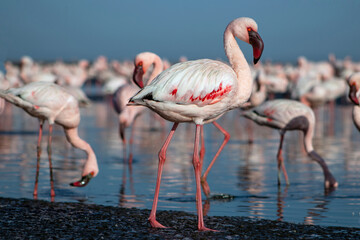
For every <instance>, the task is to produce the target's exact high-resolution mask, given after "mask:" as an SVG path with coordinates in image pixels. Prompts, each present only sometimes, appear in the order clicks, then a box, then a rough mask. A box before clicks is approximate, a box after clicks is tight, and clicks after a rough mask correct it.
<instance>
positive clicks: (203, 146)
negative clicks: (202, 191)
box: [200, 125, 205, 170]
mask: <svg viewBox="0 0 360 240" xmlns="http://www.w3.org/2000/svg"><path fill="white" fill-rule="evenodd" d="M200 135H201V149H200V164H201V167H200V168H201V170H202V168H203V163H204V156H205V142H204V125H201V129H200Z"/></svg>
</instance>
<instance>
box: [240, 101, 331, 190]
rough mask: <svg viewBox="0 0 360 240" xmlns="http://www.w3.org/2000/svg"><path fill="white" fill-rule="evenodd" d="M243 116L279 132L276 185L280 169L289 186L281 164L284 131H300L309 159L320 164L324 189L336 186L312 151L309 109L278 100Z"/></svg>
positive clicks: (311, 120) (302, 105) (311, 127)
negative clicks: (323, 178)
mask: <svg viewBox="0 0 360 240" xmlns="http://www.w3.org/2000/svg"><path fill="white" fill-rule="evenodd" d="M244 116H245V117H247V118H249V119H251V120H253V121H254V122H256V123H257V124H259V125H264V126H268V127H271V128H275V129H279V130H280V145H279V149H278V153H277V159H278V184H279V185H280V168H282V170H283V173H284V177H285V181H286V183H287V184H289V180H288V175H287V172H286V169H285V166H284V163H283V157H282V144H283V140H284V135H285V132H286V131H288V130H289V131H290V130H300V131H303V132H304V146H305V150H306V152H307V154H308V155H309V157H310V158H311V159H312V160H314V161H316V162H317V163H319V164H320V166H321V167H322V169H323V172H324V177H325V188H327V189H328V188H334V187H337V186H338V183H337V182H336V180H335V178H334V177H333V175H332V174H331V172H330V170H329V169H328V167H327V165H326V163H325V161H324V159H322V158H321V157H320V155H319V154H317V153H316V152H315V151H314V147H313V144H312V138H313V135H314V130H315V116H314V112H313V111H312V110H311V108H310V107H308V106H306V105H305V104H303V103H300V102H298V101H295V100H287V99H278V100H270V101H266V102H264V103H263V104H261V105H259V106H257V107H255V108H253V109H251V110H249V111H246V112H244Z"/></svg>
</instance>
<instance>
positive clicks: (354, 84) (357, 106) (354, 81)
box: [348, 72, 360, 131]
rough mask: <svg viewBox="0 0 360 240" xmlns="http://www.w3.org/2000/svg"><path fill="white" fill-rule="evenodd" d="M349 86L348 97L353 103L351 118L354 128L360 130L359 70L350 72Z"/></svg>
mask: <svg viewBox="0 0 360 240" xmlns="http://www.w3.org/2000/svg"><path fill="white" fill-rule="evenodd" d="M348 84H349V86H350V91H349V98H350V100H351V101H352V102H353V103H354V108H353V112H352V118H353V121H354V124H355V126H356V128H357V129H358V130H359V131H360V103H359V99H360V91H359V90H360V72H357V73H354V74H352V75H351V76H350V77H349V78H348Z"/></svg>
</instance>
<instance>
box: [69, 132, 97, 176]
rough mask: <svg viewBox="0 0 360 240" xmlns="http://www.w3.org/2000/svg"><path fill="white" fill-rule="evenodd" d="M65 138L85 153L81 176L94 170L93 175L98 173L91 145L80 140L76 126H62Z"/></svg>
mask: <svg viewBox="0 0 360 240" xmlns="http://www.w3.org/2000/svg"><path fill="white" fill-rule="evenodd" d="M64 131H65V135H66V139H67V140H68V141H69V142H70V144H71V145H72V146H73V147H75V148H79V149H81V150H83V151H85V152H86V153H87V160H86V162H85V165H84V168H83V171H82V176H85V175H88V174H89V173H91V172H94V177H95V176H96V175H97V174H98V172H99V168H98V164H97V160H96V156H95V153H94V151H93V149H92V148H91V146H90V145H89V144H88V143H87V142H85V141H84V140H82V139H81V138H80V137H79V135H78V130H77V128H69V129H66V128H64Z"/></svg>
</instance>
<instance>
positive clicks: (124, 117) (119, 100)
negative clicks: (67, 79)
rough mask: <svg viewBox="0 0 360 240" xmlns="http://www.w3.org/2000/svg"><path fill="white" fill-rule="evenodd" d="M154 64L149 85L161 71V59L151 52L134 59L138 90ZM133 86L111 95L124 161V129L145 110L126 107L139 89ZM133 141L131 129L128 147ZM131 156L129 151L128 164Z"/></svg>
mask: <svg viewBox="0 0 360 240" xmlns="http://www.w3.org/2000/svg"><path fill="white" fill-rule="evenodd" d="M152 64H154V70H153V72H152V73H151V76H150V77H149V80H148V82H147V84H149V83H150V82H151V81H152V80H153V79H154V78H155V77H156V76H157V75H158V74H159V73H161V72H162V70H163V63H162V60H161V58H160V57H159V56H158V55H156V54H154V53H151V52H143V53H140V54H138V55H137V56H136V57H135V70H134V76H133V78H134V82H135V83H136V84H138V86H139V87H140V88H143V87H144V83H143V80H142V76H143V75H144V74H145V72H146V71H147V70H148V68H149V67H150V66H151V65H152ZM138 86H135V85H134V84H125V85H122V86H121V87H120V88H118V90H116V92H115V93H114V95H113V106H114V109H115V111H116V112H117V114H118V116H119V134H120V137H121V140H122V142H123V150H124V159H126V138H125V129H126V128H127V127H130V126H131V125H133V124H134V123H135V120H136V118H137V117H138V116H139V115H140V114H141V113H142V112H143V111H144V110H145V108H144V107H141V106H126V104H127V103H128V101H129V99H130V98H131V97H132V96H133V95H134V94H135V93H137V92H138V91H139V90H140V88H139V87H138ZM132 141H133V128H132V132H131V137H130V145H131V144H132ZM131 160H132V156H131V151H130V156H129V163H131Z"/></svg>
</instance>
